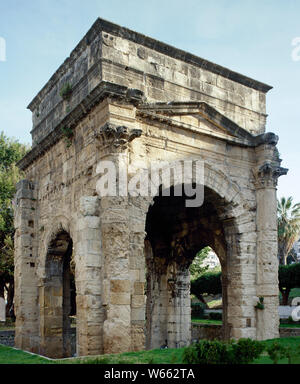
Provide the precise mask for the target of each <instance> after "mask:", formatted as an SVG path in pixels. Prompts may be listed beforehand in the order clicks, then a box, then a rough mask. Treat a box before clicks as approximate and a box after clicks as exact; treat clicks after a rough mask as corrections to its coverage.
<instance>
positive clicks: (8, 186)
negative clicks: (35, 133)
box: [0, 133, 29, 309]
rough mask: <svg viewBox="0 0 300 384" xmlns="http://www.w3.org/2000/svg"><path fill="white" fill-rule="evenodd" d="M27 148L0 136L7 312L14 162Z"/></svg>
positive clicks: (0, 234) (0, 253)
mask: <svg viewBox="0 0 300 384" xmlns="http://www.w3.org/2000/svg"><path fill="white" fill-rule="evenodd" d="M28 149H29V148H28V146H26V145H24V144H21V143H19V142H18V141H17V140H14V139H10V138H8V137H6V136H5V135H4V133H0V296H1V297H4V292H5V290H7V293H8V305H7V308H8V309H9V307H10V306H11V304H12V300H13V287H14V277H13V272H14V263H13V253H14V247H13V236H14V225H13V207H12V199H13V196H14V194H15V192H16V189H15V186H16V183H17V182H18V181H19V180H20V178H21V177H22V174H21V172H20V170H19V169H18V168H17V167H16V162H18V161H19V160H20V159H21V158H22V157H23V156H24V155H25V154H26V152H27V151H28Z"/></svg>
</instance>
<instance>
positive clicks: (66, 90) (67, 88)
mask: <svg viewBox="0 0 300 384" xmlns="http://www.w3.org/2000/svg"><path fill="white" fill-rule="evenodd" d="M71 93H72V86H71V84H70V83H65V84H64V85H63V86H62V88H61V90H60V92H59V94H60V96H61V97H62V98H63V99H64V100H66V99H68V98H70V96H71Z"/></svg>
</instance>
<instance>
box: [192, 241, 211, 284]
mask: <svg viewBox="0 0 300 384" xmlns="http://www.w3.org/2000/svg"><path fill="white" fill-rule="evenodd" d="M210 250H211V248H210V247H205V248H203V249H201V251H199V252H198V253H197V255H196V257H195V258H194V260H193V262H192V264H191V266H190V272H191V279H192V280H195V279H197V278H198V277H199V276H200V275H201V274H202V273H204V272H206V271H207V270H208V266H205V267H204V266H203V265H202V264H203V261H204V260H205V259H206V257H207V256H208V254H209V252H210Z"/></svg>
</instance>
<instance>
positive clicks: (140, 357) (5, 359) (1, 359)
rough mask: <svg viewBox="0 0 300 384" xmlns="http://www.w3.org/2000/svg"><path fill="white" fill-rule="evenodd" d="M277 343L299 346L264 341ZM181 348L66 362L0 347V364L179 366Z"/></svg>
mask: <svg viewBox="0 0 300 384" xmlns="http://www.w3.org/2000/svg"><path fill="white" fill-rule="evenodd" d="M273 341H277V342H278V343H279V344H281V345H284V346H290V347H291V348H292V349H293V350H294V351H296V349H297V348H298V347H299V345H300V337H288V338H280V339H274V340H267V341H264V342H263V343H265V344H266V345H270V344H271V343H272V342H273ZM183 350H184V349H183V348H180V349H164V350H160V349H156V350H152V351H140V352H127V353H122V354H114V355H101V356H93V357H86V358H72V359H66V360H56V361H52V360H47V359H44V358H43V357H40V356H36V355H31V354H29V353H26V352H23V351H19V350H15V349H13V348H10V347H5V346H2V345H0V364H181V363H182V354H183ZM279 363H280V364H287V363H288V360H287V359H283V360H281V361H279ZM292 363H295V364H300V353H299V352H298V355H297V356H295V357H294V358H293V360H292ZM254 364H272V360H271V359H270V358H269V357H268V356H267V353H266V352H264V353H263V354H262V356H261V357H260V358H259V359H257V360H255V362H254Z"/></svg>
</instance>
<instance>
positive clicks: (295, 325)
mask: <svg viewBox="0 0 300 384" xmlns="http://www.w3.org/2000/svg"><path fill="white" fill-rule="evenodd" d="M192 323H198V324H211V325H222V320H210V319H199V318H197V317H196V316H195V317H194V316H193V317H192ZM279 327H280V328H300V323H289V324H280V326H279Z"/></svg>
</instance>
